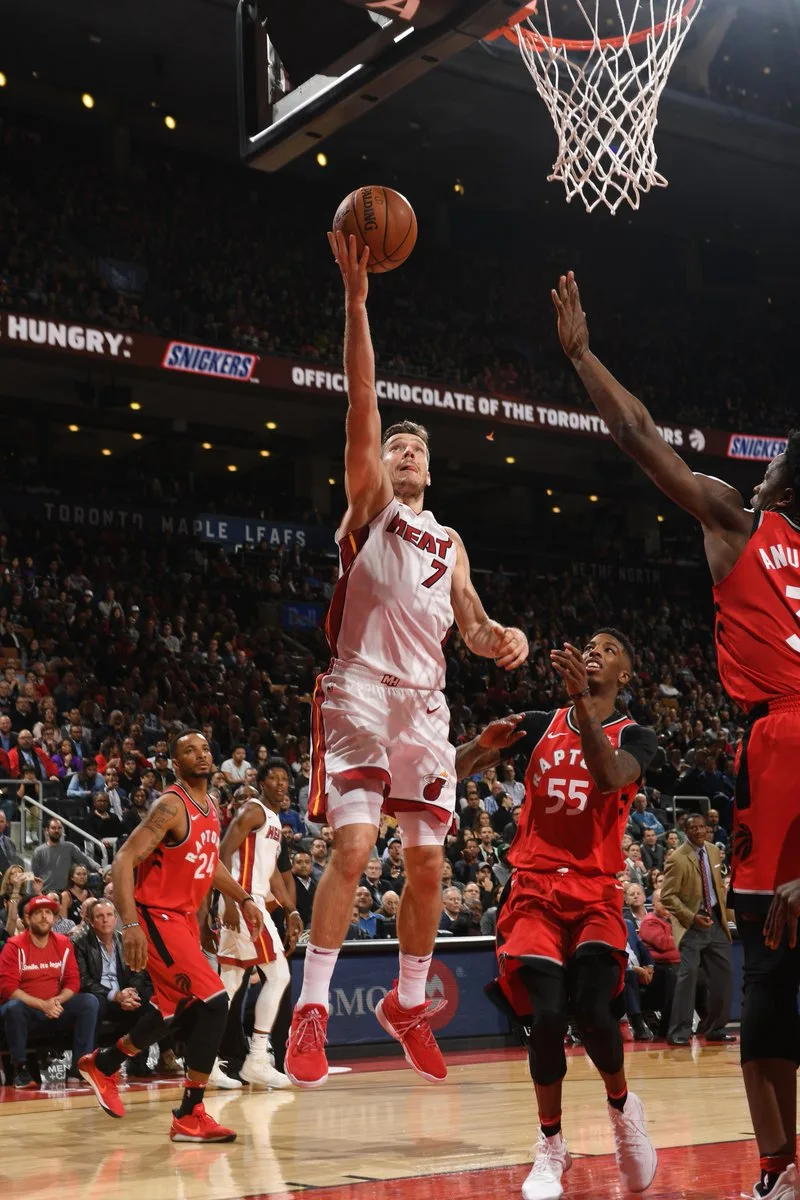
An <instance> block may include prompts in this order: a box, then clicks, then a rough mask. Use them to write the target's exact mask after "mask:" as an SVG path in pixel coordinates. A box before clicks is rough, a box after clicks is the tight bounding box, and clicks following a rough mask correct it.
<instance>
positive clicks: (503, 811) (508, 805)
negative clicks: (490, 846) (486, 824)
mask: <svg viewBox="0 0 800 1200" xmlns="http://www.w3.org/2000/svg"><path fill="white" fill-rule="evenodd" d="M510 765H512V764H509V763H504V764H503V766H504V767H506V766H510ZM521 803H522V801H520V800H515V799H514V798H513V797H512V795H511V793H510V792H509V791H507V790H506V791H504V792H503V794H502V796H501V797H500V803H499V805H498V807H497V808H496V809H495V811H494V812H493V813H492V814H491V824H492V829H493V830H494V831H495V833H496V834H497V835H498V836H499V837H503V833H504V830H505V828H506V826H507V825H509V824H510V823H511V821H512V819H513V813H514V809H515V808H518V807H519V805H520V804H521Z"/></svg>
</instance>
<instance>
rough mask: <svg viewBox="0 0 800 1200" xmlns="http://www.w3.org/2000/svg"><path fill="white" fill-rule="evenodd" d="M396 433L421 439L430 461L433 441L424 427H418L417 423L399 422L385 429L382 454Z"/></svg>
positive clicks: (382, 439)
mask: <svg viewBox="0 0 800 1200" xmlns="http://www.w3.org/2000/svg"><path fill="white" fill-rule="evenodd" d="M396 433H413V434H414V436H415V437H418V438H420V440H421V441H423V442H424V443H425V448H426V449H427V451H428V461H430V457H431V439H430V435H429V434H428V431H427V429H426V428H425V426H424V425H418V424H417V422H416V421H397V422H396V423H395V424H394V425H390V426H389V428H388V429H385V430H384V432H383V436H382V438H381V454H383V450H384V447H385V446H386V443H387V442H388V441H389V438H391V437H394V435H395V434H396Z"/></svg>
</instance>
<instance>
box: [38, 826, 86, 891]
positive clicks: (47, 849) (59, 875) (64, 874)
mask: <svg viewBox="0 0 800 1200" xmlns="http://www.w3.org/2000/svg"><path fill="white" fill-rule="evenodd" d="M44 832H45V840H44V842H43V843H42V845H41V846H37V847H36V849H35V850H34V852H33V856H32V858H31V869H32V871H33V873H34V875H36V876H38V877H39V878H40V879H41V880H42V887H43V889H44V891H46V892H59V893H60V892H65V891H66V890H67V887H68V886H69V871H70V867H71V866H72V864H73V863H82V864H83V866H84V867H88V869H89V870H90V871H99V870H100V865H99V864H98V863H96V862H95V861H94V859H93V858H89V856H88V854H84V853H83V851H82V850H79V849H78V847H77V846H76V845H75V843H74V842H68V841H66V839H65V838H64V826H63V825H62V824H61V822H60V821H59V819H58V817H51V818H50V820H49V821H48V822H47V825H46V826H45V831H44Z"/></svg>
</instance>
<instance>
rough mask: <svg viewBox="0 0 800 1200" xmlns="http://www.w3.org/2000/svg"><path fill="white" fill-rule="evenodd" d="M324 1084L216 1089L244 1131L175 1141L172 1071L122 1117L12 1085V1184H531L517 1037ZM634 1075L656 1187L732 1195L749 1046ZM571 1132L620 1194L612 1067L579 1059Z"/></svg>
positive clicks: (55, 1193) (399, 1191)
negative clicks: (609, 1086) (609, 1089)
mask: <svg viewBox="0 0 800 1200" xmlns="http://www.w3.org/2000/svg"><path fill="white" fill-rule="evenodd" d="M353 1067H354V1069H353V1071H352V1072H351V1073H345V1074H337V1075H333V1076H331V1078H330V1079H329V1081H328V1083H327V1084H326V1086H325V1087H323V1088H321V1089H319V1090H317V1091H313V1092H298V1091H294V1090H292V1091H283V1092H265V1091H255V1090H250V1089H246V1090H245V1091H244V1092H237V1093H231V1092H224V1093H222V1092H213V1093H212V1092H210V1093H209V1096H208V1100H207V1107H208V1109H209V1111H210V1112H211V1113H213V1115H214V1116H215V1117H216V1118H217V1119H218V1120H222V1121H224V1122H225V1123H226V1124H228V1125H231V1126H233V1128H235V1129H236V1130H237V1131H238V1133H239V1139H238V1141H237V1142H236V1143H235V1144H233V1145H230V1146H174V1145H172V1144H171V1143H170V1142H169V1140H168V1139H167V1136H166V1135H167V1132H168V1129H169V1120H170V1112H169V1110H170V1107H171V1104H173V1103H174V1102H175V1098H176V1097H177V1095H178V1094H179V1093H178V1092H177V1090H176V1089H175V1088H174V1086H167V1087H165V1086H154V1085H151V1086H141V1087H139V1088H138V1089H131V1090H128V1091H126V1092H125V1093H124V1096H125V1100H126V1104H128V1114H127V1116H126V1117H125V1119H124V1120H121V1121H115V1120H112V1119H111V1118H109V1117H107V1116H106V1115H105V1114H104V1113H103V1112H101V1111H100V1110H99V1108H98V1107H97V1105H96V1102H95V1100H94V1097H93V1096H92V1094H91V1093H90V1092H88V1089H87V1090H86V1091H84V1090H82V1089H73V1088H70V1089H69V1090H66V1089H64V1088H58V1087H55V1088H53V1089H52V1090H51V1091H50V1092H48V1093H47V1094H44V1093H41V1092H40V1093H28V1097H29V1098H26V1099H24V1100H17V1101H14V1100H13V1099H12V1097H13V1096H14V1093H13V1092H12V1091H11V1089H4V1090H3V1092H4V1094H2V1095H0V1101H6V1102H5V1103H0V1136H1V1137H2V1143H3V1154H2V1160H1V1163H0V1188H2V1190H3V1191H4V1192H5V1193H6V1194H9V1195H10V1194H12V1191H13V1194H15V1195H19V1196H23V1197H25V1200H45V1198H47V1200H53V1198H56V1200H72V1198H73V1197H75V1198H77V1197H80V1200H108V1198H109V1197H112V1198H116V1200H262V1198H266V1197H270V1200H289V1197H297V1196H300V1195H303V1196H305V1195H309V1196H314V1197H319V1200H450V1197H453V1198H456V1197H458V1198H459V1200H462V1198H463V1200H473V1198H474V1200H478V1198H479V1197H480V1198H481V1200H486V1198H490V1200H494V1198H498V1200H499V1197H504V1198H512V1200H513V1198H514V1197H517V1196H519V1189H520V1185H521V1183H522V1180H523V1179H524V1177H525V1175H526V1174H527V1170H528V1164H529V1163H530V1154H531V1147H532V1144H533V1142H534V1140H535V1135H536V1113H535V1106H534V1104H533V1099H532V1091H531V1086H530V1081H529V1078H528V1073H527V1065H526V1062H525V1060H524V1058H523V1057H522V1052H521V1051H506V1052H503V1053H501V1054H493V1053H490V1052H484V1053H474V1054H454V1055H451V1056H450V1057H449V1059H448V1067H449V1074H448V1078H447V1080H446V1082H445V1083H444V1084H441V1085H438V1086H437V1085H431V1084H427V1083H425V1082H424V1081H423V1080H421V1079H419V1078H418V1077H417V1076H416V1075H414V1074H413V1072H412V1071H411V1070H410V1069H408V1068H407V1067H406V1066H405V1064H404V1063H403V1062H402V1060H389V1061H380V1062H370V1063H366V1064H365V1063H361V1064H353ZM627 1067H628V1074H629V1079H630V1082H631V1086H632V1088H633V1089H634V1090H635V1091H636V1092H637V1093H638V1094H639V1095H640V1096H641V1098H642V1100H643V1101H644V1104H645V1108H646V1111H647V1115H648V1120H649V1125H650V1130H651V1133H652V1136H653V1139H654V1141H655V1144H656V1146H657V1147H658V1149H659V1152H660V1153H659V1164H660V1165H659V1172H658V1175H657V1176H656V1181H655V1183H654V1185H653V1187H652V1188H651V1189H650V1190H649V1191H648V1192H647V1197H648V1198H649V1200H690V1198H691V1200H734V1198H735V1197H738V1196H740V1195H741V1193H743V1192H744V1193H746V1194H747V1195H750V1194H751V1192H752V1187H753V1183H754V1182H755V1180H756V1178H757V1176H758V1173H757V1158H756V1152H755V1144H754V1142H753V1141H752V1136H753V1131H752V1125H751V1123H750V1118H749V1116H748V1113H747V1106H746V1104H745V1099H744V1093H743V1090H742V1086H741V1081H740V1077H739V1070H738V1046H715V1047H710V1046H709V1047H706V1046H705V1045H704V1044H702V1043H697V1044H696V1045H695V1046H694V1047H693V1048H691V1049H672V1048H667V1047H666V1046H664V1045H659V1044H657V1045H656V1046H655V1047H653V1048H650V1047H640V1046H637V1047H635V1048H634V1047H633V1046H629V1047H628V1054H627ZM563 1124H564V1132H565V1134H566V1136H567V1139H568V1141H569V1143H570V1148H571V1150H572V1152H573V1154H574V1155H575V1156H576V1161H575V1165H574V1167H573V1169H572V1171H571V1172H570V1173H569V1174H568V1175H567V1176H566V1177H565V1184H566V1189H565V1190H566V1196H567V1197H576V1198H578V1197H579V1198H580V1200H595V1198H602V1200H606V1198H608V1200H617V1198H621V1197H623V1196H624V1195H626V1194H627V1193H625V1192H624V1191H623V1189H622V1188H621V1186H620V1184H619V1181H618V1175H617V1171H616V1167H615V1164H614V1158H613V1144H612V1139H611V1134H610V1127H609V1123H608V1118H607V1114H606V1104H605V1100H604V1097H603V1088H602V1085H601V1083H600V1080H599V1078H598V1076H597V1073H596V1072H595V1070H594V1068H593V1067H592V1065H591V1063H590V1062H589V1061H588V1059H587V1058H586V1057H585V1056H584V1055H583V1053H582V1052H581V1051H579V1052H577V1053H573V1054H572V1055H571V1057H570V1064H569V1074H568V1080H567V1085H566V1088H565V1105H564V1119H563Z"/></svg>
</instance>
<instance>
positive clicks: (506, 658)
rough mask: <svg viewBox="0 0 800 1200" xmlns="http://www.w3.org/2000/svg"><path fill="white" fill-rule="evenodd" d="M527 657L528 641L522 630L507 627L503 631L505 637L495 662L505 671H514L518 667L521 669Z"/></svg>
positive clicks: (511, 626)
mask: <svg viewBox="0 0 800 1200" xmlns="http://www.w3.org/2000/svg"><path fill="white" fill-rule="evenodd" d="M527 657H528V639H527V638H526V636H525V634H524V633H523V632H522V630H521V629H515V628H514V626H513V625H509V626H507V627H506V628H505V629H504V630H503V636H502V638H501V640H500V645H499V646H498V648H497V653H496V654H495V662H496V663H497V665H498V667H502V668H503V670H504V671H513V670H515V669H516V668H517V667H521V666H522V664H523V663H524V662H525V660H526V658H527Z"/></svg>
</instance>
